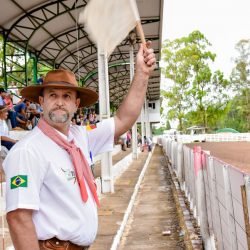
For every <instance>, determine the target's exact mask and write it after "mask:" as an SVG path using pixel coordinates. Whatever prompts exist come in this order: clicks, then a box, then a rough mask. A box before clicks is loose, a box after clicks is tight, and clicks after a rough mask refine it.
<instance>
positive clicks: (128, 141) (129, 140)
mask: <svg viewBox="0 0 250 250" xmlns="http://www.w3.org/2000/svg"><path fill="white" fill-rule="evenodd" d="M131 138H132V135H131V131H130V130H128V132H127V141H126V143H127V148H130V146H131Z"/></svg>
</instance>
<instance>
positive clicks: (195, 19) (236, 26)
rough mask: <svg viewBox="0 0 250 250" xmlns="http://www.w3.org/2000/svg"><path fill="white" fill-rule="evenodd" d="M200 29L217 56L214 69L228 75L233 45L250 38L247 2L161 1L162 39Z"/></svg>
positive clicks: (233, 0) (249, 14) (249, 5)
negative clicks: (162, 12) (162, 14)
mask: <svg viewBox="0 0 250 250" xmlns="http://www.w3.org/2000/svg"><path fill="white" fill-rule="evenodd" d="M193 30H200V31H201V32H202V33H203V34H204V35H205V36H206V38H207V39H208V40H209V41H210V43H212V47H211V48H210V50H211V51H212V52H214V53H216V54H217V58H216V61H215V63H214V65H213V68H214V69H220V70H222V71H223V72H224V73H225V76H229V75H230V73H231V69H232V67H233V63H232V58H233V57H234V56H235V55H236V53H235V49H234V46H235V44H236V43H237V42H238V41H239V40H240V39H242V38H244V39H250V0H206V1H204V0H165V1H164V21H163V39H166V38H168V39H175V38H178V37H182V36H186V35H188V34H189V33H190V32H192V31H193Z"/></svg>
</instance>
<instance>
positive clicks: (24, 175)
mask: <svg viewBox="0 0 250 250" xmlns="http://www.w3.org/2000/svg"><path fill="white" fill-rule="evenodd" d="M38 164H39V159H37V157H35V156H34V155H33V154H32V153H31V152H30V151H29V150H27V149H24V148H22V149H16V150H15V149H14V150H12V151H10V152H9V154H8V156H7V157H6V159H5V161H4V162H3V168H4V172H5V179H6V211H7V212H9V211H12V210H16V209H18V208H26V209H33V210H39V202H40V198H39V193H40V188H41V186H42V183H43V179H44V175H45V171H44V168H42V167H41V166H39V165H38Z"/></svg>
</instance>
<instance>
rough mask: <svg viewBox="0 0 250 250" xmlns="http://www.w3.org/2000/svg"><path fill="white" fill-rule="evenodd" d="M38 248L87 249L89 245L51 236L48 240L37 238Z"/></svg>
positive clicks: (48, 249)
mask: <svg viewBox="0 0 250 250" xmlns="http://www.w3.org/2000/svg"><path fill="white" fill-rule="evenodd" d="M39 247H40V250H87V249H88V248H89V246H78V245H76V244H74V243H71V242H70V241H64V240H58V239H57V238H55V237H54V238H51V239H48V240H39Z"/></svg>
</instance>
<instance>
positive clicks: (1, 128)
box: [0, 105, 17, 150]
mask: <svg viewBox="0 0 250 250" xmlns="http://www.w3.org/2000/svg"><path fill="white" fill-rule="evenodd" d="M7 117H8V108H7V107H6V106H3V105H1V106H0V136H1V145H2V146H4V147H6V148H7V149H8V150H10V149H11V148H12V147H13V145H14V144H15V143H16V142H17V141H16V140H13V139H11V138H10V137H9V128H8V126H7V123H6V119H7Z"/></svg>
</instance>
